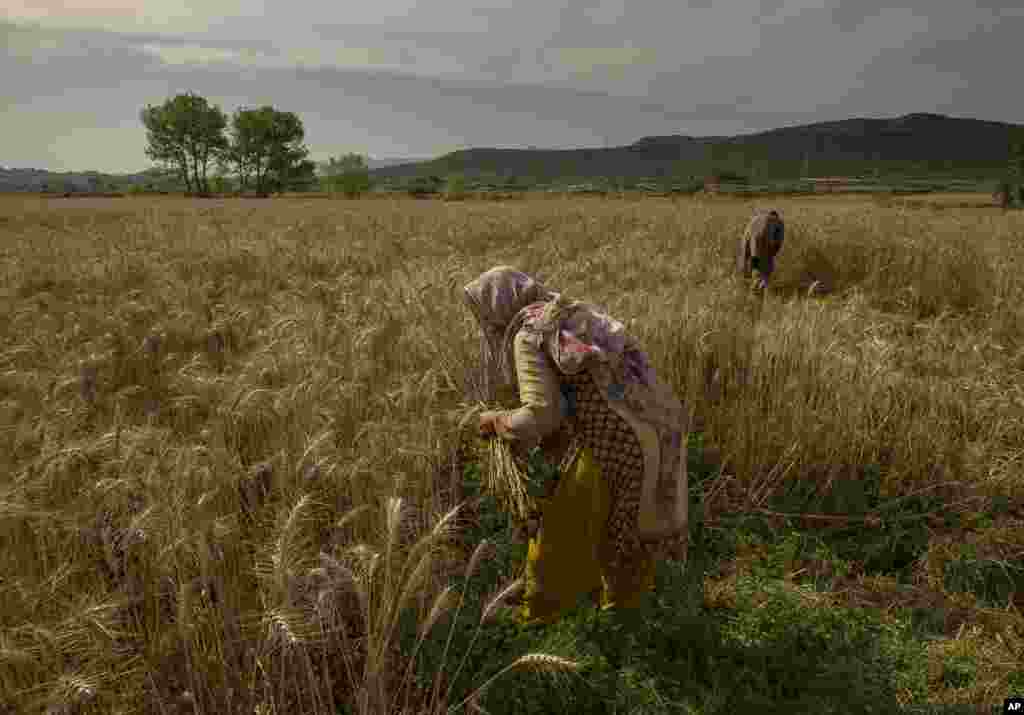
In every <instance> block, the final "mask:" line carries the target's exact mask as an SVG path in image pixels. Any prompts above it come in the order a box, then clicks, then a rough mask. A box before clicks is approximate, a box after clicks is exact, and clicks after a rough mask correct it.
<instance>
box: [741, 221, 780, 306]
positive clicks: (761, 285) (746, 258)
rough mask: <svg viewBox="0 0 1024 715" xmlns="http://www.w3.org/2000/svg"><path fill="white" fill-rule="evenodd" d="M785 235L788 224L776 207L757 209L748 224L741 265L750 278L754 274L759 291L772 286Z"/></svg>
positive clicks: (742, 243)
mask: <svg viewBox="0 0 1024 715" xmlns="http://www.w3.org/2000/svg"><path fill="white" fill-rule="evenodd" d="M784 234H785V224H783V222H782V218H781V217H780V216H779V212H778V211H776V210H774V209H772V210H770V211H766V212H765V211H757V212H755V214H754V217H753V218H752V219H751V221H750V223H749V224H748V225H747V230H746V231H745V232H744V234H743V239H742V241H741V243H740V250H739V255H740V261H739V263H740V266H739V268H740V272H741V273H742V274H743V277H744V278H746V279H747V280H750V278H751V277H753V279H754V283H753V287H754V289H755V290H757V291H760V292H763V291H764V290H765V289H767V288H768V282H769V281H770V280H771V275H772V272H773V271H774V270H775V257H776V256H777V255H778V254H779V251H780V250H781V249H782V240H783V238H784Z"/></svg>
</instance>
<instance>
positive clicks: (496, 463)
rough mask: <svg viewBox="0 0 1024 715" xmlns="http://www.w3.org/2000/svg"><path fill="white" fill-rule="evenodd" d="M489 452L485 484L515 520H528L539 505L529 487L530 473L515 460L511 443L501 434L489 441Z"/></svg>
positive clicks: (484, 476) (522, 521)
mask: <svg viewBox="0 0 1024 715" xmlns="http://www.w3.org/2000/svg"><path fill="white" fill-rule="evenodd" d="M486 456H487V459H486V464H485V468H484V470H483V475H482V476H483V482H484V487H485V488H486V489H487V490H488V491H489V492H490V493H491V494H493V495H494V497H495V498H496V499H497V500H498V502H499V503H500V504H501V505H502V506H503V507H505V509H507V510H508V513H509V514H511V515H512V518H513V519H514V520H516V521H518V522H521V523H525V522H526V521H527V520H528V519H529V518H530V517H531V516H532V515H533V513H534V511H536V508H537V505H536V504H535V502H534V499H533V498H532V497H531V496H530V493H529V491H528V484H529V480H530V478H529V475H528V474H527V473H526V472H525V471H524V470H523V468H522V467H521V466H520V464H519V462H518V461H517V460H516V457H515V455H514V454H513V453H512V446H511V445H510V444H509V443H508V442H507V441H505V440H503V439H501V438H500V437H492V438H491V439H489V440H488V441H487V453H486Z"/></svg>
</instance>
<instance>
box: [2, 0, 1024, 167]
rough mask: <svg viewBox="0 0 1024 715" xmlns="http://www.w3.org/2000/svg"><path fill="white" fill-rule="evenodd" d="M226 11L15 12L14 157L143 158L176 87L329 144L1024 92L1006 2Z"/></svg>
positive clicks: (8, 95)
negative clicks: (148, 108)
mask: <svg viewBox="0 0 1024 715" xmlns="http://www.w3.org/2000/svg"><path fill="white" fill-rule="evenodd" d="M82 4H83V5H84V3H82ZM172 4H173V3H170V2H169V1H168V2H166V3H164V2H161V1H160V0H157V2H156V3H155V5H159V6H160V7H163V6H165V5H166V8H170V7H171V5H172ZM234 5H237V6H240V5H241V3H234ZM147 7H148V6H147ZM211 7H213V6H211ZM166 8H164V10H165V11H167V12H170V11H169V10H167V9H166ZM212 12H213V11H212V10H211V13H212ZM222 15H223V17H221V16H217V17H219V18H220V19H217V20H216V21H213V20H211V21H210V22H208V23H207V29H204V30H200V29H192V30H191V31H189V32H185V31H182V32H180V33H175V32H171V31H166V30H162V29H161V28H160V27H157V26H152V27H150V26H146V25H145V24H139V23H135V24H133V25H131V27H127V25H126V26H125V27H124V28H121V29H122V31H121V32H112V31H104V30H103V29H102V23H100V22H99V21H97V22H96V23H93V25H92V29H88V28H89V27H90V26H89V25H88V23H87V20H88V17H87V16H86V15H83V14H82V13H79V14H78V15H75V16H74V18H71V19H73V20H74V21H75V22H79V21H81V25H80V27H81V28H82V29H79V30H69V29H67V28H66V25H67V24H68V22H70V21H71V20H69V19H68V18H64V19H63V20H62V22H63V24H64V25H65V27H61V28H50V29H46V22H45V21H43V20H40V21H39V22H40V23H42V27H39V26H36V27H33V26H30V25H28V24H26V23H24V22H22V23H20V24H19V23H17V22H7V23H3V22H0V76H3V77H4V82H3V84H2V87H0V106H2V109H3V114H2V115H0V131H2V134H0V136H7V137H10V136H18V141H16V142H9V146H5V147H4V153H3V156H0V162H2V163H4V164H5V165H12V164H14V165H32V166H48V167H53V168H76V169H83V168H98V169H124V170H129V169H131V170H134V169H138V168H142V167H144V166H145V165H146V160H145V157H144V155H143V152H142V148H143V141H144V137H143V133H142V132H141V128H139V126H138V111H139V109H140V108H141V107H142V106H143V105H144V104H147V103H156V102H160V101H162V100H163V99H165V98H166V97H168V96H170V95H172V94H174V93H175V92H179V91H197V92H200V93H203V94H204V95H207V96H208V97H209V98H210V99H211V100H212V101H215V102H217V103H219V104H221V105H222V106H223V107H224V108H225V109H227V110H229V111H230V110H233V109H235V108H236V107H238V106H240V105H243V104H244V105H250V106H251V105H257V104H262V103H271V104H274V105H275V106H279V107H281V108H284V109H289V110H292V111H295V112H297V113H299V115H300V116H301V117H302V118H303V121H304V122H305V124H306V127H307V139H308V143H309V145H310V147H311V149H312V150H313V151H314V153H315V154H318V155H320V156H324V155H326V154H328V153H335V152H337V151H343V150H356V151H363V152H367V153H370V154H373V155H378V156H395V155H403V154H409V155H414V156H423V155H430V154H433V153H438V152H443V151H447V150H450V149H454V148H457V147H461V146H528V145H535V146H584V145H600V144H602V143H606V142H607V143H613V144H621V143H627V142H631V141H634V140H636V139H638V138H640V137H642V136H644V135H648V134H670V133H687V134H728V133H737V132H743V131H755V130H760V129H769V128H772V127H776V126H782V125H788V124H795V123H802V122H812V121H819V120H829V119H840V118H844V117H847V116H891V115H896V114H902V113H906V112H912V111H941V112H947V113H950V114H955V115H958V116H975V117H980V118H989V119H1001V120H1007V121H1022V120H1024V99H1022V98H1021V96H1020V95H1019V93H1014V92H1012V91H1007V90H1006V89H1005V87H1001V86H1000V82H999V81H998V78H999V77H1000V76H1012V75H1011V74H1008V73H1011V70H1010V69H1008V68H1006V67H1005V66H1004V65H1005V63H1006V61H1007V59H1006V58H1008V57H1013V56H1015V55H1016V54H1019V50H1018V49H1017V45H1018V44H1019V39H1018V38H1019V37H1020V36H1021V34H1022V31H1024V12H1022V10H1021V8H1020V7H1019V3H1016V2H1013V1H1012V0H978V1H977V2H975V3H956V4H953V3H950V4H941V3H935V2H931V1H930V0H928V1H927V2H926V0H910V1H908V2H904V3H903V4H902V6H899V7H894V6H892V4H890V3H883V2H881V0H763V1H762V2H751V1H750V0H721V1H717V0H716V2H714V3H709V2H706V0H689V2H687V3H653V2H651V3H640V2H636V1H634V2H632V3H626V2H625V1H624V0H603V1H602V2H582V0H521V2H519V3H515V4H509V3H505V2H497V0H488V1H484V0H476V1H473V0H446V3H445V4H443V5H442V4H439V3H431V4H430V5H427V4H425V3H421V2H415V0H377V2H375V3H374V4H372V5H363V6H358V7H354V8H350V7H346V8H339V6H338V5H337V4H336V3H326V2H324V3H310V4H309V5H308V6H304V8H303V12H302V13H296V12H294V10H293V9H292V8H290V7H288V6H287V5H282V4H270V3H267V4H266V6H265V7H264V8H262V9H261V10H260V11H259V12H256V11H254V10H253V11H250V12H248V14H245V15H238V14H237V13H236V14H235V15H231V14H230V13H228V11H227V10H224V11H223V12H222ZM69 17H70V16H69ZM211 17H213V15H212V14H211ZM82 18H85V19H82ZM76 137H79V138H81V141H80V142H78V143H77V144H76V139H75V138H76Z"/></svg>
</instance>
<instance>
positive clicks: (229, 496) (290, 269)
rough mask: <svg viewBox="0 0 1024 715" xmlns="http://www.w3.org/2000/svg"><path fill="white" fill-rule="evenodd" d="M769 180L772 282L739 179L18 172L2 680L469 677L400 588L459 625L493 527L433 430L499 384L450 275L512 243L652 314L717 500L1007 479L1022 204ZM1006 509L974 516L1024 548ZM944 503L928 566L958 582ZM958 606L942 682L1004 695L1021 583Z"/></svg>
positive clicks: (380, 685) (253, 692)
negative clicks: (950, 679)
mask: <svg viewBox="0 0 1024 715" xmlns="http://www.w3.org/2000/svg"><path fill="white" fill-rule="evenodd" d="M779 208H780V209H781V210H782V211H783V213H784V215H785V216H786V220H787V228H788V229H789V231H788V235H787V245H786V247H785V248H784V250H783V252H782V254H781V256H780V260H779V268H778V271H777V276H776V280H775V281H774V291H773V293H772V294H771V295H769V296H768V297H767V298H766V299H765V300H764V302H763V304H761V305H760V306H759V307H758V308H757V310H759V311H760V313H759V315H758V314H756V313H755V310H754V306H752V305H751V303H750V301H749V299H748V297H747V296H745V295H743V294H742V292H740V291H738V290H736V288H737V286H736V284H735V281H734V280H733V277H732V271H733V264H734V260H733V259H734V249H735V244H736V241H737V240H738V236H739V235H740V232H741V231H742V229H743V227H744V225H745V223H746V220H747V219H748V218H749V214H750V209H751V205H750V204H749V203H747V202H737V201H727V200H722V201H704V200H699V199H697V200H689V199H688V200H680V201H674V200H660V199H657V200H645V201H618V200H608V201H587V202H583V201H579V200H574V199H557V198H556V199H551V200H536V201H532V200H523V201H517V202H514V203H510V204H495V203H483V202H471V201H467V202H452V203H448V204H444V203H441V202H415V201H402V200H392V199H384V200H374V201H354V202H345V203H336V202H324V201H312V200H304V199H287V200H280V201H279V200H273V201H267V202H262V203H253V202H243V201H226V200H217V201H210V202H195V201H186V200H181V199H175V198H172V197H167V198H155V199H152V200H149V199H146V200H140V201H137V202H136V201H120V202H118V201H114V200H95V201H93V200H86V201H83V202H81V203H78V204H76V205H75V206H70V205H68V204H62V203H60V202H57V201H51V200H46V199H38V198H34V197H3V198H0V217H2V218H3V221H2V222H0V252H2V253H3V256H4V260H3V261H0V574H3V575H4V580H3V581H0V602H2V603H3V604H4V607H3V608H0V686H2V687H0V709H3V708H7V709H9V710H12V711H15V712H31V711H32V710H33V708H35V709H38V710H44V709H45V708H46V707H50V706H51V705H52V706H54V707H55V708H59V707H67V708H72V707H74V706H76V705H75V704H76V703H79V704H81V706H83V707H91V708H92V709H93V710H95V711H103V712H118V711H120V712H168V713H170V712H173V711H174V710H175V709H176V708H179V707H184V706H186V705H187V708H188V711H190V712H196V713H214V712H236V711H242V710H244V711H246V712H329V711H337V710H338V709H340V704H342V703H344V704H346V705H348V706H349V707H350V708H352V709H354V710H355V711H357V712H360V713H362V714H365V715H371V713H373V714H376V713H384V712H387V711H388V709H389V708H391V709H392V711H394V709H396V707H397V705H396V702H397V703H407V706H408V708H407V710H406V711H407V712H428V711H429V712H440V711H442V710H444V709H446V708H447V707H448V706H449V705H451V704H452V703H450V702H445V699H446V693H447V691H446V690H445V689H443V688H441V687H440V686H438V687H436V688H433V689H431V690H430V692H428V693H426V694H425V695H424V694H421V693H415V694H414V693H413V691H412V688H411V686H409V685H408V683H409V678H408V674H409V673H410V672H412V671H411V670H410V668H411V666H412V665H413V664H412V662H411V661H410V659H409V657H408V654H405V653H402V652H400V651H399V650H398V648H397V645H396V640H395V639H396V632H397V626H396V623H397V619H398V617H399V615H400V611H401V607H405V608H406V609H411V610H412V611H414V613H415V615H416V619H417V623H418V624H419V626H420V628H419V629H417V635H418V636H422V635H424V634H426V633H427V632H429V631H430V630H431V629H433V628H437V627H440V624H441V623H442V622H443V621H444V616H445V614H446V613H448V612H449V610H450V609H452V608H454V609H455V612H456V613H457V612H458V609H459V608H461V607H462V598H461V597H460V600H459V604H458V605H457V606H453V604H452V600H453V598H454V597H453V596H452V595H451V591H448V590H446V589H448V588H449V585H450V582H451V580H452V579H453V578H458V576H459V574H460V573H462V574H463V577H464V579H468V578H469V576H470V575H471V574H472V573H474V572H475V570H476V568H477V566H478V564H479V563H480V560H481V558H483V556H482V554H484V553H485V551H484V550H480V551H478V552H477V553H476V554H474V556H473V557H472V562H473V563H471V564H470V567H469V568H463V567H462V564H455V563H453V562H452V558H451V557H450V555H449V550H448V547H447V546H446V543H447V542H448V541H449V537H450V536H451V535H452V533H453V530H454V529H455V528H456V526H457V522H458V519H457V517H458V515H459V512H457V511H456V512H453V511H452V509H453V508H454V507H455V506H456V502H457V501H458V496H457V489H455V488H453V485H452V481H453V479H455V481H456V482H457V478H455V477H453V476H452V475H450V474H448V473H444V474H440V473H438V470H437V469H436V467H435V465H437V464H440V463H441V462H442V459H441V456H442V455H444V453H445V452H446V451H447V450H448V449H449V447H450V442H451V435H452V434H453V432H454V431H455V426H454V424H452V423H453V422H454V421H455V420H454V419H445V415H450V414H453V413H456V412H457V411H458V410H460V409H464V407H465V404H466V402H467V401H468V400H472V399H473V398H474V396H475V390H476V388H477V387H478V386H479V374H478V369H479V366H478V358H477V355H476V350H477V343H476V334H475V330H476V327H475V325H474V324H473V320H472V317H471V316H469V315H467V314H466V311H464V310H463V309H462V302H461V301H460V300H459V298H458V287H459V286H461V285H463V284H465V283H466V282H468V281H469V280H470V279H471V278H473V277H474V276H475V275H476V274H478V273H479V272H481V271H483V270H485V269H486V268H489V267H490V266H492V265H495V264H499V263H511V264H514V265H517V266H518V267H520V268H522V269H523V270H526V271H530V272H531V273H534V274H535V275H537V276H538V277H539V278H541V279H542V280H544V281H545V282H546V283H548V284H550V285H552V286H554V287H557V288H559V289H561V290H563V291H564V292H565V293H566V294H568V295H571V296H574V297H579V298H581V299H588V300H593V301H595V302H598V303H600V304H602V305H603V306H604V307H605V308H606V309H608V310H609V312H611V313H612V314H614V315H617V316H620V317H621V318H623V319H624V320H626V321H628V322H629V324H630V329H631V330H633V331H634V332H635V333H636V334H637V336H638V337H639V338H640V340H641V341H642V342H643V344H644V345H645V347H646V348H647V349H648V350H649V352H650V354H651V358H652V361H653V362H654V364H655V365H656V367H657V369H658V371H659V374H661V375H662V376H663V378H664V379H665V380H666V381H667V382H668V383H669V384H670V385H671V386H672V387H673V388H674V389H675V390H676V392H677V393H678V394H679V395H680V396H681V397H683V398H684V401H685V404H686V406H687V409H688V412H689V417H690V418H691V420H692V422H693V424H694V425H697V426H699V430H698V431H699V432H700V433H701V435H702V437H703V441H704V445H705V450H704V453H705V455H711V454H715V455H717V457H716V458H715V460H714V462H715V467H716V471H717V475H715V476H713V477H712V478H711V479H710V480H709V481H708V482H707V484H706V485H705V489H706V493H705V504H706V507H707V511H708V517H709V518H710V519H713V518H714V517H715V515H716V513H721V512H723V511H728V510H731V509H736V508H738V507H740V506H742V505H744V504H746V505H747V506H748V508H749V507H757V506H758V505H762V506H763V505H765V504H767V503H768V502H769V501H770V499H771V497H772V495H773V494H774V493H777V492H778V491H779V490H781V489H786V488H788V487H789V486H791V485H794V484H799V485H800V486H801V487H806V488H807V489H808V490H809V491H818V492H825V491H827V489H828V487H829V486H830V485H833V484H836V483H838V482H840V481H842V480H847V481H851V482H855V481H863V480H867V479H869V478H871V479H875V478H877V479H878V481H879V482H880V489H881V492H882V493H881V497H882V498H884V499H898V498H901V497H904V496H907V495H911V494H914V493H915V492H917V493H921V490H931V492H930V493H936V494H941V495H942V496H944V497H946V498H947V499H948V500H949V502H950V503H956V504H959V505H961V506H959V507H958V508H959V509H960V510H961V511H963V512H965V513H970V512H976V511H978V510H979V508H978V507H979V503H983V500H987V499H991V498H995V497H1001V498H1005V499H1006V500H1007V501H1008V503H1009V504H1010V507H1011V510H1012V508H1016V509H1020V508H1021V503H1022V500H1024V482H1022V480H1021V478H1020V474H1021V466H1022V455H1024V414H1022V411H1021V407H1020V406H1021V404H1024V351H1022V349H1021V347H1020V346H1021V345H1022V344H1024V341H1022V340H1021V339H1022V338H1024V282H1022V281H1021V277H1020V275H1021V274H1020V266H1021V265H1024V241H1022V240H1021V237H1022V236H1024V215H1021V214H1020V213H1012V212H1010V213H1005V214H1004V213H999V212H986V211H985V210H982V209H977V210H974V209H971V210H967V209H965V210H946V211H941V212H939V211H934V210H931V209H928V208H927V207H919V208H913V207H910V206H893V207H889V208H886V207H877V206H872V205H871V204H870V203H866V202H863V201H853V200H846V199H843V200H839V199H835V200H831V199H793V200H783V201H781V202H780V205H779ZM812 287H814V290H813V291H812V290H811V289H812ZM812 292H813V295H809V294H810V293H812ZM755 317H759V320H757V321H755ZM496 446H497V445H492V446H491V447H490V448H493V447H496ZM485 456H486V455H485ZM496 456H497V457H499V458H501V459H504V458H505V456H504V455H501V454H499V455H496ZM493 463H494V464H498V463H499V461H498V460H493ZM872 475H873V476H872ZM456 477H461V475H456ZM485 478H486V479H491V477H490V476H488V475H485ZM455 486H458V485H457V484H456V485H455ZM507 486H508V487H510V488H509V489H508V492H509V493H511V494H516V493H518V492H516V491H515V490H516V489H517V485H516V484H515V483H513V484H509V485H507ZM520 497H521V494H520ZM389 500H400V501H389ZM510 502H511V504H512V509H513V510H515V509H520V510H521V508H522V502H518V504H519V506H516V504H517V502H516V501H515V499H511V500H510ZM520 513H521V512H520ZM1020 513H1024V512H1020ZM446 515H447V517H446ZM1016 518H1017V521H1014V519H1015V517H1014V516H1012V511H1011V512H1007V514H1005V515H1003V516H1000V517H998V518H996V519H994V520H993V523H992V524H991V525H988V526H978V527H977V531H978V533H985V534H989V533H991V535H990V536H986V537H985V538H984V539H981V540H980V541H979V543H978V549H979V551H980V552H982V553H984V554H986V555H987V556H990V557H991V558H994V559H1004V560H1008V559H1012V558H1019V554H1020V553H1021V550H1022V549H1024V542H1022V536H1021V534H1024V530H1021V529H1020V527H1019V517H1016ZM944 529H945V527H943V526H941V525H935V526H934V527H933V532H934V533H933V536H932V543H931V544H930V547H929V550H928V551H927V552H926V554H925V556H924V558H923V559H922V561H921V563H920V564H919V565H918V566H917V567H916V568H917V572H916V575H917V578H918V583H917V584H915V586H914V588H915V593H917V594H919V595H921V598H922V599H924V596H925V595H927V597H928V599H933V600H929V601H928V603H929V604H933V605H934V606H935V607H939V606H940V605H941V604H942V603H945V602H946V601H943V600H942V599H953V598H958V596H957V595H956V594H955V593H947V588H946V586H945V584H944V583H942V582H941V578H940V573H941V570H942V568H943V566H942V564H944V563H946V562H947V561H948V560H949V559H950V558H952V548H953V547H952V545H951V544H953V543H955V541H956V539H957V538H959V537H960V536H961V534H960V533H958V532H955V531H948V530H946V531H944ZM961 540H962V539H961ZM357 545H358V546H357ZM482 548H483V547H482ZM464 583H465V580H464ZM850 588H851V589H852V588H853V587H852V586H851V587H850ZM872 588H874V587H872ZM879 588H881V587H879ZM513 590H515V589H513ZM869 590H870V589H869V588H868V587H867V586H865V587H863V588H862V591H863V592H858V594H857V597H858V598H863V599H865V600H866V601H867V600H869V599H871V598H875V596H876V595H877V596H878V598H876V599H875V600H873V601H871V602H873V603H879V604H880V605H884V604H885V603H886V601H885V598H882V597H883V596H885V594H884V593H882V592H881V591H879V593H878V594H872V593H867V591H869ZM445 594H447V595H445ZM498 596H499V597H497V598H495V599H491V600H490V601H489V602H488V603H487V604H486V608H485V609H484V610H485V613H484V615H485V616H488V617H493V615H494V613H496V612H497V610H498V608H499V606H500V605H501V604H503V603H504V602H505V600H507V596H508V595H507V594H506V595H505V596H504V597H502V594H498ZM878 599H881V600H878ZM1018 606H1019V604H1018ZM964 609H965V612H966V613H968V614H970V615H971V617H972V618H974V619H975V620H976V622H977V623H979V624H981V625H984V628H983V629H982V630H981V631H978V632H974V631H970V632H968V631H965V632H964V633H963V634H961V637H960V639H959V640H958V641H957V640H956V639H955V638H954V635H955V634H954V633H950V634H948V637H947V638H945V639H943V640H941V641H939V643H938V645H936V646H935V648H934V649H933V653H934V657H935V658H936V659H938V658H941V657H943V654H944V653H946V652H947V651H946V650H943V648H944V647H945V648H954V646H953V645H950V644H953V643H954V642H956V643H960V644H961V645H959V646H956V647H961V648H967V647H968V646H967V645H966V644H969V646H970V649H971V652H972V653H976V654H978V657H979V658H982V661H981V662H984V663H988V664H990V667H987V668H986V669H985V672H980V673H979V676H978V678H977V679H976V681H975V685H974V686H972V687H971V688H966V689H960V690H957V689H955V688H951V687H946V686H944V685H942V684H941V683H936V684H935V689H934V696H933V697H934V699H935V701H936V702H947V703H953V702H967V701H970V702H972V703H975V704H982V703H986V702H988V700H987V699H990V696H991V695H992V694H994V693H997V692H1001V691H1000V688H1003V689H1004V690H1005V687H1007V685H1006V684H1007V683H1008V678H1009V675H1008V673H1009V672H1010V668H1009V667H1006V666H1004V665H1003V664H1005V663H1007V662H1009V661H1010V660H1011V659H1012V658H1015V657H1017V656H1018V655H1019V653H1018V652H1017V651H1015V650H1014V649H1013V648H1012V647H1011V646H1010V645H1003V644H1011V645H1012V643H1014V642H1019V640H1018V641H1013V640H1012V639H1013V638H1018V639H1019V633H1022V632H1024V630H1020V629H1022V628H1024V626H1022V625H1021V619H1020V618H1019V615H1015V614H1014V613H1012V612H1010V611H1007V613H1008V614H1009V615H1007V616H1005V621H1006V622H1005V623H1003V622H1000V623H995V619H994V617H993V618H990V619H988V620H984V619H986V618H988V617H987V616H985V612H984V609H981V608H980V607H978V606H977V605H976V604H975V605H971V604H966V605H965V606H964ZM1015 619H1016V620H1015ZM485 620H486V619H485ZM989 620H990V621H992V623H989ZM90 624H91V625H90ZM985 624H988V625H985ZM1014 628H1017V629H1018V631H1013V629H1014ZM1015 633H1016V635H1014V634H1015ZM997 636H999V638H1002V640H999V638H997ZM449 642H451V641H450V640H449ZM115 645H116V647H113V646H115ZM283 646H288V647H283ZM940 646H941V647H940ZM1017 650H1018V651H1019V649H1017ZM949 652H953V651H952V650H950V651H949ZM26 656H27V657H26ZM445 658H446V660H445V662H444V663H443V664H440V665H439V667H443V668H445V669H452V670H454V669H456V667H458V668H461V666H458V665H457V664H458V663H460V662H461V663H465V662H466V658H465V654H462V655H461V656H460V654H452V653H450V652H448V651H446V653H445ZM448 659H450V661H451V662H449V660H448ZM537 663H540V661H539V660H538V661H537ZM524 667H525V664H524ZM552 667H556V666H552ZM96 674H100V675H96ZM446 675H447V673H446ZM440 682H441V680H440V679H439V680H438V683H440ZM449 682H450V681H449ZM403 683H405V684H406V685H402V684H403ZM396 699H400V700H397V701H396ZM336 705H337V706H338V707H335V706H336Z"/></svg>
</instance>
